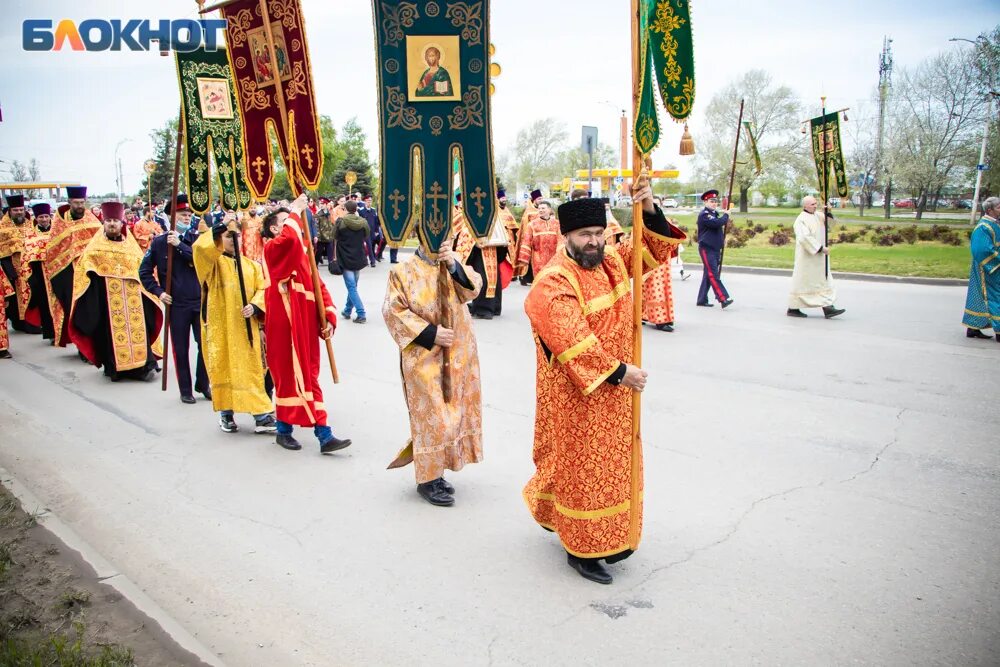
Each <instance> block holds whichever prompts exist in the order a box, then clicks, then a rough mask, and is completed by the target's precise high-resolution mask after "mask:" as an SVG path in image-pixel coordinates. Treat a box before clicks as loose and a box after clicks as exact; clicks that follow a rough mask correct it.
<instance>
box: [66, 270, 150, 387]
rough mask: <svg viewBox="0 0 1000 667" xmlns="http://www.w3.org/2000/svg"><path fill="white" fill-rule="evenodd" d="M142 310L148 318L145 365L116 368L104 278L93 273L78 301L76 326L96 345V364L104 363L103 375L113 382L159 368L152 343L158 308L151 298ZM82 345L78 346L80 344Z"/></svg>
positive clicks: (74, 324)
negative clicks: (123, 368)
mask: <svg viewBox="0 0 1000 667" xmlns="http://www.w3.org/2000/svg"><path fill="white" fill-rule="evenodd" d="M142 313H143V315H144V316H145V321H146V365H145V366H142V367H140V368H133V369H131V370H127V371H120V372H119V371H118V369H117V368H116V367H115V352H114V346H113V345H112V343H111V323H110V322H108V290H107V286H106V285H105V284H104V278H103V277H102V276H99V275H97V274H96V273H91V274H90V286H89V287H88V288H87V291H86V292H84V293H83V296H81V297H80V298H79V299H77V301H76V308H75V309H74V311H73V327H74V328H75V329H76V330H77V331H79V332H80V333H81V334H83V335H84V336H86V337H87V338H88V339H90V342H91V344H92V345H93V352H94V359H91V361H93V362H94V365H95V366H97V367H98V368H100V367H101V366H104V374H105V375H107V376H108V377H109V378H111V379H112V380H114V381H118V380H120V379H122V378H127V379H132V380H141V379H143V378H144V377H145V375H146V373H148V372H149V371H150V370H152V369H155V368H156V357H154V356H153V350H152V347H151V344H152V342H153V341H155V340H156V334H157V332H156V323H157V318H156V316H157V308H156V306H155V305H153V302H152V301H150V300H149V299H146V298H143V300H142ZM78 347H79V345H78Z"/></svg>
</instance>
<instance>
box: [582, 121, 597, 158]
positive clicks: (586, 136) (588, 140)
mask: <svg viewBox="0 0 1000 667" xmlns="http://www.w3.org/2000/svg"><path fill="white" fill-rule="evenodd" d="M580 149H581V150H582V151H583V152H584V153H593V152H594V151H596V150H597V128H596V127H591V126H590V125H584V126H583V137H582V141H581V142H580Z"/></svg>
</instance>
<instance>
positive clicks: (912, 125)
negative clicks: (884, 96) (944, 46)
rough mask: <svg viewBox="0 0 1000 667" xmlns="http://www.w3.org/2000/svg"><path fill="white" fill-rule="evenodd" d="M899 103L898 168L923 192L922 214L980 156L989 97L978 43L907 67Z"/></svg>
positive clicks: (896, 113)
mask: <svg viewBox="0 0 1000 667" xmlns="http://www.w3.org/2000/svg"><path fill="white" fill-rule="evenodd" d="M896 92H897V95H896V105H895V108H894V109H893V113H894V116H895V118H894V124H895V125H896V128H895V131H894V132H893V134H894V135H895V141H894V143H895V146H894V147H893V148H894V150H895V151H896V156H895V163H896V168H895V171H896V174H895V175H894V177H895V178H898V179H899V180H900V181H902V183H904V184H905V185H907V186H908V187H909V190H910V192H911V194H915V195H916V196H917V205H916V210H917V219H918V220H919V219H920V218H921V217H922V215H923V213H924V211H926V210H927V208H928V205H929V204H930V203H932V202H933V203H936V200H937V197H938V195H939V194H940V192H941V191H942V189H943V188H944V187H945V186H947V185H948V184H949V183H950V180H951V179H952V178H953V177H954V176H955V175H956V174H957V173H960V172H961V170H962V167H963V166H964V165H967V164H970V160H971V161H972V162H974V161H975V157H972V156H973V155H974V154H975V150H976V144H977V143H978V142H977V137H981V136H982V135H981V134H979V132H980V131H981V128H982V126H983V121H984V114H985V112H986V108H987V103H986V98H985V97H984V96H983V91H982V90H981V89H980V88H979V85H978V79H977V76H976V69H975V66H974V62H973V58H972V49H955V50H952V51H947V52H944V53H941V54H938V55H936V56H933V57H931V58H929V59H928V60H926V61H924V62H923V63H922V64H921V65H919V66H918V67H916V68H915V69H912V70H906V69H904V70H902V76H901V77H900V85H899V86H898V87H897V91H896Z"/></svg>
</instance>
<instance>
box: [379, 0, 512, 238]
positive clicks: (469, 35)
mask: <svg viewBox="0 0 1000 667" xmlns="http://www.w3.org/2000/svg"><path fill="white" fill-rule="evenodd" d="M373 8H374V14H375V26H374V28H375V44H376V67H377V70H378V92H379V109H380V113H379V139H380V155H379V157H380V165H381V169H382V178H381V182H380V198H381V202H380V204H381V207H382V215H381V216H380V217H381V220H382V225H383V227H384V228H385V234H386V236H387V238H388V239H389V242H390V243H391V244H392V245H396V246H398V245H401V244H402V243H403V242H404V241H405V240H406V239H407V237H408V236H409V234H410V232H411V231H412V230H414V229H416V231H417V234H418V236H419V237H420V240H421V241H422V242H423V243H424V245H425V246H426V247H427V248H428V250H430V251H431V252H433V253H436V252H437V251H438V249H439V248H440V246H441V243H442V242H443V241H444V240H445V239H447V238H448V236H449V235H450V234H451V233H452V229H451V222H452V205H451V202H453V201H454V197H455V193H456V192H457V191H459V190H461V192H462V203H463V204H464V205H463V210H464V214H465V219H466V222H467V223H468V225H469V229H470V230H471V231H472V232H473V233H474V234H475V235H476V236H477V237H479V238H485V237H487V236H488V235H489V232H490V228H491V226H492V224H493V220H494V216H495V213H496V192H495V189H496V187H495V186H496V181H495V178H494V167H493V136H492V121H491V111H490V100H489V86H490V81H489V72H490V54H489V44H490V35H489V13H490V5H489V0H478V1H476V2H450V1H448V0H414V1H412V2H410V1H405V0H373ZM455 156H457V157H458V161H459V169H458V178H457V179H453V178H452V173H453V172H452V169H453V167H452V165H453V160H454V158H455Z"/></svg>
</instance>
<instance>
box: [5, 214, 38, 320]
mask: <svg viewBox="0 0 1000 667" xmlns="http://www.w3.org/2000/svg"><path fill="white" fill-rule="evenodd" d="M36 233H37V232H36V231H35V226H34V225H33V224H31V221H30V220H28V214H27V211H26V210H25V208H24V195H7V213H6V214H5V215H4V216H3V217H2V218H0V270H2V271H3V272H4V275H6V276H7V280H8V281H9V282H10V284H11V286H12V287H13V288H14V294H12V295H11V296H9V297H7V317H9V318H10V322H11V326H12V327H13V329H14V330H15V331H22V332H24V333H30V334H39V333H41V332H42V330H41V329H40V328H39V327H38V326H36V325H34V324H31V323H30V322H26V321H25V320H24V316H25V314H26V312H27V310H28V302H29V301H30V300H31V288H30V287H29V286H28V282H27V280H25V279H24V278H23V277H22V275H21V255H22V254H23V253H24V244H25V242H26V241H27V240H28V239H30V238H32V237H33V236H35V234H36Z"/></svg>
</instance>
